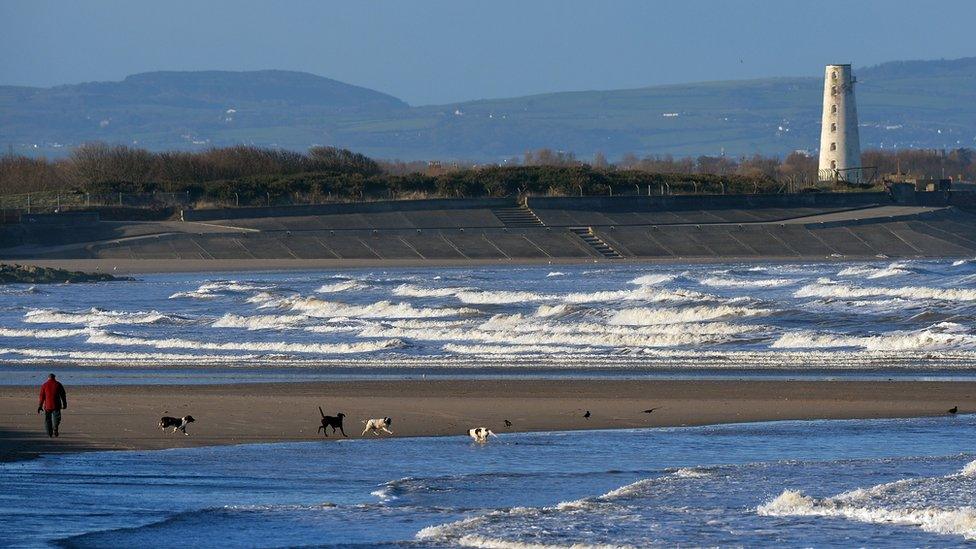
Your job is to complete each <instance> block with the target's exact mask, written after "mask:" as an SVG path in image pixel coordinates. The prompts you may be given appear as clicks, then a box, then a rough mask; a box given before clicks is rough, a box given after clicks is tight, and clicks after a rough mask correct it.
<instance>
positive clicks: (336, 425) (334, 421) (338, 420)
mask: <svg viewBox="0 0 976 549" xmlns="http://www.w3.org/2000/svg"><path fill="white" fill-rule="evenodd" d="M319 413H320V414H322V425H319V431H322V434H323V435H325V436H329V432H328V431H327V430H326V428H327V427H332V434H335V432H336V429H339V432H340V433H342V436H347V435H346V432H345V431H343V430H342V418H344V417H346V414H343V413H342V412H339V413H338V414H336V415H335V416H334V417H333V416H327V415H325V412H323V411H322V407H321V406H319Z"/></svg>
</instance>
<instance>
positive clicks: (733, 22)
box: [0, 0, 976, 105]
mask: <svg viewBox="0 0 976 549" xmlns="http://www.w3.org/2000/svg"><path fill="white" fill-rule="evenodd" d="M974 21H976V2H973V1H972V0H946V1H941V2H939V1H934V2H923V1H920V0H916V1H905V0H886V1H874V0H870V1H856V0H847V1H836V0H809V1H803V2H799V1H777V0H766V1H756V0H740V1H731V0H730V1H718V0H716V1H700V0H682V1H670V0H662V1H656V2H655V1H630V0H619V1H592V2H581V1H576V0H561V1H559V0H544V1H529V0H523V1H509V0H491V1H464V0H455V1H405V0H389V1H370V0H350V1H348V2H328V1H289V0H278V1H274V2H252V1H227V0H214V1H199V0H198V1H189V2H184V1H165V2H148V1H134V0H125V1H123V0H119V1H99V0H92V1H86V2H73V1H67V0H64V1H60V2H54V1H47V0H24V1H20V0H0V52H2V53H0V84H15V85H31V86H51V85H57V84H65V83H76V82H85V81H93V80H119V79H122V78H123V77H125V76H126V75H128V74H133V73H138V72H146V71H153V70H204V69H224V70H252V69H268V68H273V69H290V70H300V71H307V72H312V73H315V74H319V75H322V76H328V77H330V78H335V79H338V80H342V81H344V82H349V83H352V84H358V85H362V86H367V87H370V88H374V89H377V90H380V91H383V92H386V93H390V94H392V95H395V96H397V97H399V98H401V99H404V100H405V101H407V102H409V103H411V104H414V105H421V104H430V103H449V102H453V101H461V100H468V99H478V98H491V97H507V96H515V95H525V94H532V93H543V92H550V91H567V90H588V89H615V88H632V87H641V86H649V85H654V84H666V83H678V82H689V81H702V80H725V79H740V78H757V77H765V76H798V75H811V76H815V75H820V74H821V71H822V66H823V65H824V64H827V63H838V62H853V63H854V64H855V71H856V68H857V66H859V65H860V66H866V65H873V64H876V63H880V62H883V61H890V60H904V59H938V58H957V57H967V56H972V55H976V42H974V40H973V38H972V33H973V22H974Z"/></svg>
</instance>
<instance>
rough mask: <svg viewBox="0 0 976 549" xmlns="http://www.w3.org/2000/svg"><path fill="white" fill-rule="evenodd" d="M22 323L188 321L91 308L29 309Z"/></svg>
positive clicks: (84, 323) (161, 314)
mask: <svg viewBox="0 0 976 549" xmlns="http://www.w3.org/2000/svg"><path fill="white" fill-rule="evenodd" d="M24 322H30V323H34V324H83V325H86V326H111V325H114V324H156V323H162V322H171V323H185V322H189V320H188V319H185V318H182V317H177V316H171V315H166V314H163V313H160V312H159V311H148V312H141V311H140V312H135V313H129V312H125V311H107V310H104V309H99V308H97V307H92V308H91V309H89V310H87V311H83V312H69V311H59V310H56V309H31V310H29V311H27V312H26V313H25V314H24Z"/></svg>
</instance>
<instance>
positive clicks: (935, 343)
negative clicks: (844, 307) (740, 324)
mask: <svg viewBox="0 0 976 549" xmlns="http://www.w3.org/2000/svg"><path fill="white" fill-rule="evenodd" d="M770 347H771V348H773V349H831V348H845V347H851V348H859V349H863V350H866V351H889V352H890V351H921V350H930V351H935V350H957V349H976V334H971V333H968V332H965V331H963V328H962V326H960V325H959V324H955V323H951V322H942V323H939V324H935V325H933V326H930V327H928V328H925V329H923V330H916V331H896V332H887V333H882V334H877V335H868V336H850V335H842V334H829V333H816V332H811V331H805V330H803V331H796V332H787V333H785V334H782V335H780V336H779V337H778V338H777V339H776V341H774V342H773V343H772V344H771V345H770Z"/></svg>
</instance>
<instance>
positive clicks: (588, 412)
mask: <svg viewBox="0 0 976 549" xmlns="http://www.w3.org/2000/svg"><path fill="white" fill-rule="evenodd" d="M583 417H584V418H585V419H590V411H589V410H587V411H586V413H585V414H583Z"/></svg>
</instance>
